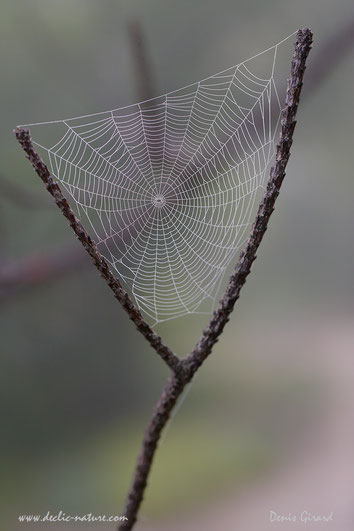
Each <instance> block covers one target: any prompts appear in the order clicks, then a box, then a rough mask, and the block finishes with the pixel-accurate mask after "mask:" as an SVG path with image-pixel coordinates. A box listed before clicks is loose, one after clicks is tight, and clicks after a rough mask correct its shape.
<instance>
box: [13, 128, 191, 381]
mask: <svg viewBox="0 0 354 531" xmlns="http://www.w3.org/2000/svg"><path fill="white" fill-rule="evenodd" d="M15 135H16V138H17V140H18V141H19V143H20V144H21V146H22V148H23V150H24V151H25V153H26V154H27V158H28V159H29V161H30V162H31V164H32V166H33V167H34V169H35V171H36V173H37V175H38V176H39V177H40V178H41V179H42V181H43V182H44V184H45V185H46V188H47V190H48V192H49V193H50V194H51V195H52V196H53V197H54V200H55V202H56V204H57V206H58V207H59V208H60V210H61V212H62V214H63V216H65V217H66V219H67V220H68V222H69V225H70V227H71V228H72V229H73V231H74V232H75V234H76V236H77V238H78V239H79V240H80V242H81V244H82V245H83V247H84V249H85V250H86V251H87V252H88V254H89V255H90V256H91V259H92V261H93V263H94V265H95V266H96V267H97V269H98V271H99V273H100V275H101V276H102V277H103V278H104V280H105V281H106V282H107V284H108V286H109V287H110V288H111V290H112V291H113V293H114V296H115V297H116V299H117V300H118V301H119V302H120V304H121V305H122V306H123V308H124V310H125V311H126V312H127V314H128V316H129V319H131V320H132V321H133V323H134V324H135V326H136V328H137V329H138V330H139V332H141V333H142V335H143V336H144V337H145V339H146V340H147V341H148V342H149V343H150V345H151V346H152V347H153V349H155V351H156V352H157V354H158V355H159V356H160V357H161V358H162V359H163V360H164V361H165V362H166V363H167V365H168V366H169V367H170V369H172V370H173V371H174V372H175V373H176V374H178V373H179V372H180V370H181V361H180V359H179V358H178V357H177V356H176V355H175V354H174V353H173V352H172V350H171V349H170V348H169V347H167V346H166V345H164V344H163V342H162V340H161V338H160V337H159V336H158V335H157V334H155V332H154V331H153V330H152V328H151V327H150V326H149V325H148V323H147V322H146V321H145V320H144V318H143V316H142V315H141V313H140V311H139V310H138V308H136V306H135V305H134V303H133V301H132V300H131V299H130V297H129V295H128V293H127V292H126V291H125V290H124V289H123V288H122V286H121V284H120V282H119V280H118V279H117V278H116V277H115V276H114V275H113V274H112V272H111V270H110V269H109V266H108V264H107V262H106V260H105V259H104V258H103V256H102V255H101V253H100V252H99V251H98V249H97V247H96V245H95V243H94V241H93V240H92V239H91V237H90V235H89V234H88V233H87V232H86V230H85V229H84V227H83V226H82V225H81V223H80V221H79V220H78V219H77V217H76V216H75V214H74V212H73V211H72V209H71V207H70V205H69V203H68V202H67V200H66V199H65V197H64V196H63V194H62V191H61V189H60V187H59V185H58V184H57V183H56V182H55V181H54V180H53V179H52V177H51V176H50V173H49V170H48V168H47V166H46V165H45V164H44V162H43V161H42V159H41V157H40V156H39V155H38V153H37V152H36V151H35V150H34V147H33V144H32V141H31V137H30V132H29V130H28V129H23V128H21V127H17V128H16V130H15Z"/></svg>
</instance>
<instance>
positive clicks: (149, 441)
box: [119, 29, 312, 531]
mask: <svg viewBox="0 0 354 531" xmlns="http://www.w3.org/2000/svg"><path fill="white" fill-rule="evenodd" d="M311 45H312V32H311V31H310V30H309V29H303V30H299V31H298V33H297V41H296V44H295V51H294V55H293V59H292V64H291V76H290V79H289V80H288V88H287V93H286V102H285V108H284V110H283V113H282V127H281V133H280V141H279V144H278V146H277V151H276V159H275V165H274V167H273V168H272V169H271V172H270V178H269V181H268V185H267V189H266V191H265V194H264V197H263V201H262V203H261V204H260V206H259V209H258V214H257V217H256V221H255V223H254V225H253V228H252V233H251V235H250V237H249V238H248V241H247V243H246V246H245V249H244V250H243V252H242V253H241V256H240V259H239V261H238V264H237V266H236V268H235V271H234V273H233V274H232V276H231V278H230V281H229V285H228V287H227V289H226V292H225V294H224V296H223V298H222V299H221V301H220V303H219V308H218V309H217V310H216V311H215V312H214V315H213V317H212V319H211V321H210V323H209V326H208V327H207V329H206V330H205V331H204V332H203V334H202V336H201V338H200V340H199V342H198V343H197V345H196V347H195V348H194V350H193V351H192V353H191V354H190V355H189V356H188V357H187V358H186V359H185V360H183V362H182V363H183V373H182V377H181V376H180V377H179V378H178V377H173V378H172V379H170V380H169V382H168V384H167V386H166V387H165V389H164V391H163V393H162V395H161V398H160V400H159V402H158V404H157V406H156V408H155V411H154V413H153V415H152V418H151V420H150V422H149V424H148V427H147V430H146V433H145V437H144V440H143V444H142V448H141V452H140V455H139V458H138V462H137V465H136V469H135V474H134V480H133V484H132V486H131V489H130V491H129V494H128V498H127V502H126V506H125V509H124V514H125V516H126V517H127V518H128V520H127V521H126V522H123V523H122V524H121V525H120V527H119V530H121V531H123V530H125V531H127V530H130V529H132V528H133V526H134V524H135V522H136V519H137V513H138V510H139V506H140V504H141V501H142V499H143V495H144V490H145V488H146V485H147V478H148V476H149V472H150V469H151V465H152V461H153V457H154V452H155V450H156V448H157V443H158V440H159V438H160V436H161V432H162V430H163V428H164V426H165V425H166V423H167V421H168V419H169V417H170V413H171V411H172V409H173V407H174V405H175V404H176V402H177V400H178V397H179V396H180V395H181V393H182V391H183V389H184V387H185V385H186V383H188V382H190V381H191V380H192V378H193V376H194V374H195V372H196V371H197V370H198V369H199V367H200V366H201V365H202V363H203V362H204V361H205V359H206V358H207V357H208V356H209V354H210V353H211V351H212V348H213V346H214V344H215V343H216V342H217V340H218V338H219V336H220V334H221V333H222V331H223V329H224V327H225V325H226V323H227V322H228V320H229V317H230V314H231V312H232V310H233V308H234V305H235V302H236V301H237V299H238V298H239V295H240V291H241V288H242V286H243V285H244V284H245V282H246V278H247V276H248V275H249V273H250V271H251V266H252V263H253V262H254V260H255V259H256V253H257V249H258V247H259V245H260V243H261V241H262V239H263V236H264V234H265V232H266V230H267V225H268V221H269V218H270V216H271V214H272V212H273V210H274V204H275V201H276V199H277V197H278V195H279V190H280V187H281V185H282V182H283V179H284V177H285V168H286V165H287V163H288V160H289V156H290V147H291V144H292V138H293V133H294V129H295V125H296V121H295V116H296V111H297V107H298V104H299V97H300V92H301V88H302V80H303V76H304V72H305V64H306V59H307V56H308V54H309V52H310V49H311Z"/></svg>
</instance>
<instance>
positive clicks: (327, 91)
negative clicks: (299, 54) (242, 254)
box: [0, 0, 354, 531]
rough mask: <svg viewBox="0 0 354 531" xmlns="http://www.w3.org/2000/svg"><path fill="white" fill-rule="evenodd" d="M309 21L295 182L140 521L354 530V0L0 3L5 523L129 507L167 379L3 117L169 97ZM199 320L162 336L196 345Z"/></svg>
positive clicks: (159, 462) (175, 428)
mask: <svg viewBox="0 0 354 531" xmlns="http://www.w3.org/2000/svg"><path fill="white" fill-rule="evenodd" d="M304 26H310V27H311V28H312V30H313V31H314V48H313V51H312V52H311V56H310V59H309V63H308V70H307V73H306V79H305V86H304V91H303V99H302V103H301V107H300V110H299V114H298V126H297V129H296V134H295V143H294V146H293V149H292V157H291V160H290V163H289V167H288V172H287V177H286V182H285V185H284V189H283V190H282V193H281V197H280V200H279V202H278V205H277V208H276V212H275V214H274V216H273V219H272V221H271V224H270V228H269V230H268V232H267V234H266V237H265V240H264V243H263V244H262V248H261V250H260V252H259V253H258V259H257V261H256V263H255V265H254V267H253V270H252V275H251V277H250V279H249V281H248V283H247V286H246V287H245V289H244V291H243V293H242V296H241V300H240V302H239V305H238V306H237V309H236V310H235V312H234V314H233V316H232V320H231V324H230V325H229V326H228V328H227V329H226V332H225V333H224V335H223V337H222V340H221V341H220V342H219V343H218V345H217V347H216V348H215V352H214V354H213V356H212V357H211V358H210V359H209V360H208V362H207V363H206V364H205V367H203V369H202V370H201V371H200V373H199V374H198V375H197V378H196V380H195V382H194V383H193V385H192V387H191V388H190V389H189V391H188V394H187V396H186V397H185V400H184V402H183V404H182V407H181V408H180V409H179V411H178V414H176V415H175V416H174V418H173V420H172V422H171V423H170V424H169V426H168V430H167V433H166V436H164V438H163V441H162V444H161V447H160V449H159V452H158V454H157V458H156V461H155V463H154V468H153V472H152V476H151V482H150V485H149V488H148V491H147V495H146V501H145V502H144V505H143V508H142V512H141V521H140V522H139V524H138V525H137V529H139V530H145V531H152V530H157V531H160V530H161V531H162V530H165V531H174V530H177V529H186V530H198V531H199V530H204V531H209V530H214V529H218V530H219V529H222V530H230V531H231V530H240V531H241V530H242V531H243V530H244V529H249V530H250V531H252V530H254V531H263V530H264V529H268V528H269V529H270V528H273V527H274V526H275V524H271V523H270V522H269V511H270V510H274V511H276V512H278V513H279V514H288V513H289V512H291V513H293V514H298V515H299V514H300V513H301V511H303V510H308V511H309V512H312V513H321V514H324V513H330V512H331V511H334V522H333V524H331V523H329V524H327V526H326V529H330V530H332V529H333V531H349V530H351V529H353V528H354V514H353V509H352V507H353V499H352V497H353V495H352V492H354V489H353V486H354V485H353V479H352V477H351V474H350V473H349V467H351V468H352V466H353V461H354V427H353V417H352V410H351V405H352V403H353V398H354V396H353V395H354V391H353V390H352V389H354V385H353V384H354V365H353V360H352V354H353V340H354V331H353V292H354V283H353V280H352V271H353V264H354V246H353V243H354V238H353V222H354V208H353V195H354V180H353V171H352V167H353V148H352V146H353V125H354V120H353V118H354V110H353V104H352V92H353V81H354V69H353V57H354V13H353V4H352V2H351V1H350V0H340V1H338V2H336V3H334V2H330V1H329V0H306V1H305V0H298V1H296V2H292V1H290V0H282V1H280V0H270V1H268V2H260V1H259V0H258V1H256V0H249V1H248V2H241V1H239V0H233V1H228V0H219V1H218V2H216V1H215V0H213V1H211V0H204V1H201V0H195V1H194V2H191V1H186V0H182V1H180V2H172V1H170V0H165V1H162V0H146V1H145V2H143V1H141V0H140V1H137V0H130V1H113V0H100V1H99V0H60V1H59V0H36V1H35V0H28V1H25V0H22V1H20V0H12V1H10V0H2V1H1V16H0V29H1V32H0V38H1V46H0V68H1V92H2V96H1V105H2V112H1V127H0V135H1V137H0V149H1V168H0V208H1V211H0V238H1V248H0V304H1V305H0V312H1V316H0V319H1V321H0V338H1V339H0V345H1V362H0V363H1V370H0V379H1V400H0V408H1V439H0V445H1V457H0V468H1V470H2V473H1V476H0V488H1V496H0V503H1V508H0V515H1V516H0V518H1V521H2V524H1V529H4V530H9V531H15V530H17V529H23V528H25V527H26V524H20V523H19V522H18V521H17V517H18V515H19V514H26V513H28V514H37V513H46V512H47V511H48V510H50V511H52V512H53V513H55V512H58V511H59V510H63V511H65V512H66V513H67V514H82V513H88V512H93V513H96V514H103V513H106V514H120V512H121V510H122V507H123V503H124V497H125V493H126V491H127V489H128V487H129V484H130V481H131V475H132V472H133V467H134V463H135V459H136V456H137V453H138V449H139V445H140V440H141V437H142V434H143V430H144V427H145V424H146V422H147V420H148V418H149V416H150V414H151V411H152V408H153V406H154V404H155V402H156V400H157V399H158V396H159V394H160V391H161V389H162V387H163V385H164V382H165V380H166V377H167V371H166V369H165V367H164V366H163V364H162V363H161V361H160V360H159V359H158V358H157V356H156V355H155V354H154V352H153V351H152V350H151V349H150V348H149V347H148V346H147V344H146V343H145V342H144V341H143V340H142V338H140V337H139V336H138V334H137V333H135V331H134V328H133V326H132V325H131V324H130V322H129V321H128V319H127V317H126V315H125V314H124V313H123V312H122V310H121V309H120V308H119V306H118V304H117V303H116V301H115V300H114V298H113V297H112V295H111V293H110V292H109V290H108V289H107V287H106V286H105V284H104V282H103V281H102V280H101V279H100V278H99V276H98V275H97V272H96V270H95V269H94V268H93V267H92V266H91V264H90V262H89V259H88V258H87V257H86V256H85V253H84V251H82V250H81V249H80V247H79V244H78V243H77V242H76V241H75V240H74V238H73V235H72V233H71V231H70V230H69V229H68V227H67V225H66V221H65V220H64V218H63V217H62V216H61V215H60V213H59V212H58V211H57V209H56V208H55V206H53V204H52V201H51V199H50V198H49V197H47V196H48V194H47V193H46V191H45V190H44V188H43V186H42V185H41V183H40V182H39V180H38V178H37V177H36V175H35V174H34V172H33V171H32V169H31V167H30V166H29V164H28V162H27V161H26V160H25V158H24V155H23V153H22V152H21V150H20V148H19V146H18V145H17V143H16V141H15V139H14V137H13V135H12V133H11V132H12V129H13V128H14V126H15V125H16V124H18V123H30V122H39V121H46V120H51V119H56V118H63V117H67V116H79V115H81V114H88V113H91V112H97V111H102V110H106V109H111V108H117V107H119V106H123V105H128V104H130V103H134V102H135V101H137V100H139V99H142V98H143V97H145V96H148V97H149V96H151V95H158V94H161V93H164V92H167V91H170V90H173V89H175V88H178V87H180V86H184V85H186V84H188V83H191V82H193V81H196V80H198V79H201V78H205V77H206V76H208V75H211V74H213V73H215V72H217V71H220V70H222V69H224V68H227V67H229V66H230V65H233V64H235V63H237V62H239V61H242V60H244V59H246V58H247V57H250V56H252V55H254V54H255V53H257V52H259V51H261V50H263V49H265V48H267V47H268V46H271V45H273V44H274V43H276V42H278V41H279V40H281V39H282V38H284V37H286V36H287V35H289V34H290V33H293V32H294V31H295V30H296V29H297V28H299V27H304ZM144 68H146V70H144ZM287 75H288V71H286V72H284V77H286V76H287ZM204 324H205V320H203V319H194V320H190V319H189V320H178V319H177V320H175V321H171V322H169V323H168V324H165V325H160V326H159V327H158V333H159V334H161V335H162V336H163V337H164V339H165V341H167V342H169V343H171V344H172V345H173V346H174V347H175V349H176V351H177V352H181V353H186V352H187V351H188V349H190V348H191V347H192V346H193V344H194V342H195V340H196V339H197V338H198V336H199V333H200V330H201V327H202V326H203V325H204ZM57 525H58V526H59V524H57ZM289 525H291V524H278V529H286V528H287V527H286V526H289ZM332 525H333V526H332ZM28 526H29V528H31V529H37V528H38V529H46V527H45V524H41V525H40V524H38V525H37V527H36V524H31V525H30V524H28ZM282 526H284V527H282ZM316 526H317V527H316ZM51 527H53V526H48V529H50V528H51ZM83 527H84V526H81V528H83ZM90 527H92V528H93V526H90ZM291 527H292V528H294V529H296V524H292V525H291ZM302 527H303V526H302ZM307 527H311V524H308V525H307ZM60 528H61V529H65V530H71V529H74V527H70V526H66V525H64V524H61V525H60ZM75 528H80V525H77V526H76V527H75ZM101 528H107V529H114V526H109V525H102V526H101ZM299 528H300V527H299ZM314 528H316V529H320V528H321V527H320V525H319V524H316V525H315V524H314Z"/></svg>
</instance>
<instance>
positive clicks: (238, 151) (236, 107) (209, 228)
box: [31, 41, 284, 323]
mask: <svg viewBox="0 0 354 531" xmlns="http://www.w3.org/2000/svg"><path fill="white" fill-rule="evenodd" d="M282 42H284V41H282ZM279 44H280V43H279ZM279 44H277V45H275V46H273V47H272V48H269V49H268V50H266V51H264V52H262V53H261V54H258V55H256V56H254V57H253V58H251V59H248V60H247V61H244V62H243V63H240V64H238V65H236V66H234V67H232V68H229V69H228V70H225V71H223V72H221V73H218V74H215V75H213V76H211V77H209V78H206V79H204V80H202V81H199V82H197V83H194V84H192V85H189V86H187V87H184V88H182V89H179V90H176V91H173V92H170V93H167V94H164V95H162V96H159V97H156V98H153V99H150V100H147V101H145V102H140V103H137V104H134V105H130V106H128V107H123V108H119V109H115V110H112V111H106V112H102V113H97V114H93V115H87V116H83V117H78V118H71V119H67V120H57V121H55V122H45V123H41V124H31V128H32V129H31V131H32V134H33V137H34V142H35V143H36V144H37V146H38V147H39V148H40V149H41V150H44V153H45V155H46V161H47V163H48V165H49V169H50V171H51V173H52V175H53V176H54V177H55V178H56V179H57V180H58V181H59V182H60V184H61V186H62V188H63V189H65V192H66V194H67V197H68V199H69V202H70V203H71V206H72V207H73V208H74V210H75V213H76V214H77V215H78V217H79V219H80V220H81V222H82V223H83V225H84V226H85V228H86V229H87V230H88V232H90V233H91V235H92V236H93V239H94V240H95V243H96V245H97V247H98V249H99V251H100V252H101V253H102V255H103V256H104V257H105V258H106V259H107V261H108V262H109V264H110V266H111V268H112V269H114V270H115V271H116V272H117V274H118V276H119V278H120V279H122V280H123V281H124V283H125V285H126V287H127V289H128V290H129V291H130V293H131V294H132V296H133V297H134V299H135V302H136V304H137V306H138V307H139V308H140V310H141V311H142V313H143V314H144V315H145V316H146V317H148V318H149V319H150V320H151V321H152V322H153V323H159V322H161V321H164V320H167V319H171V318H175V317H178V316H182V315H185V314H187V313H198V312H200V313H204V312H206V313H208V312H210V310H211V309H212V308H213V307H214V304H215V298H216V296H218V290H219V286H220V283H221V281H222V279H223V276H224V274H225V271H226V269H227V267H228V265H229V263H230V261H231V260H232V259H234V258H235V256H236V255H237V253H238V252H239V250H240V247H241V246H242V244H243V243H244V241H245V239H246V237H247V235H248V233H249V229H250V221H251V215H252V212H253V206H254V202H255V197H256V194H257V191H258V190H259V189H260V188H262V186H263V184H264V179H265V174H266V172H267V169H268V167H269V164H270V161H271V160H272V157H273V156H274V151H275V145H274V139H275V136H276V135H277V134H278V131H279V123H280V112H281V104H280V101H279V97H278V87H277V83H276V81H275V77H274V69H275V64H276V59H277V50H278V47H279ZM260 65H261V68H260ZM260 72H261V73H262V74H261V75H260ZM34 125H38V126H39V128H43V127H45V126H48V127H51V128H55V129H56V131H55V133H54V134H55V142H54V143H52V144H50V146H49V147H45V146H44V145H43V144H45V143H46V142H48V139H50V138H51V135H53V133H50V134H47V133H45V134H44V135H43V137H44V138H45V141H44V142H43V141H41V143H39V142H37V141H36V134H37V129H35V130H34V129H33V126H34ZM52 138H53V136H52ZM205 308H208V309H207V310H205Z"/></svg>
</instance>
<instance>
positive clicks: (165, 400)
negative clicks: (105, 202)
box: [119, 375, 186, 531]
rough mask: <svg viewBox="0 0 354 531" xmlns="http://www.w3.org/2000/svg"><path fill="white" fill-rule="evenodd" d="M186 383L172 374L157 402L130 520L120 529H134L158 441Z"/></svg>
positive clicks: (139, 463) (139, 465)
mask: <svg viewBox="0 0 354 531" xmlns="http://www.w3.org/2000/svg"><path fill="white" fill-rule="evenodd" d="M185 384H186V382H185V381H183V380H181V379H180V378H178V377H176V376H175V375H173V376H171V377H170V378H169V380H168V382H167V385H166V387H165V388H164V390H163V392H162V394H161V397H160V399H159V401H158V403H157V404H156V407H155V409H154V412H153V414H152V417H151V419H150V422H149V424H148V426H147V429H146V432H145V435H144V439H143V442H142V446H141V450H140V454H139V457H138V461H137V464H136V468H135V473H134V479H133V483H132V485H131V488H130V491H129V494H128V497H127V501H126V506H125V509H124V512H123V514H124V516H126V517H127V518H128V520H126V521H124V522H123V523H121V524H120V526H119V530H125V531H126V530H130V529H132V528H133V526H134V524H135V522H136V520H137V514H138V510H139V507H140V504H141V502H142V500H143V495H144V491H145V488H146V485H147V479H148V476H149V473H150V470H151V465H152V461H153V458H154V454H155V451H156V448H157V443H158V441H159V439H160V436H161V433H162V430H163V428H164V426H166V423H167V421H168V419H169V418H170V414H171V411H172V410H173V408H174V406H175V404H176V402H177V400H178V397H179V396H180V395H181V393H182V391H183V389H184V387H185Z"/></svg>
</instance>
